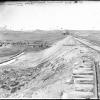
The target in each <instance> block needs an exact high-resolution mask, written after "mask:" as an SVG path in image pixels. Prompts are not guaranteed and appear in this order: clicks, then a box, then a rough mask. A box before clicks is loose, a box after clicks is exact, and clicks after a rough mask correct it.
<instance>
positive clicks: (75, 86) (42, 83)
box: [0, 36, 100, 99]
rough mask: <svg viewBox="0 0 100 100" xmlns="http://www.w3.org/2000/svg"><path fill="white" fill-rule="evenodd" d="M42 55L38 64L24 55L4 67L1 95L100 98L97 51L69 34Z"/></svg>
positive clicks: (10, 96)
mask: <svg viewBox="0 0 100 100" xmlns="http://www.w3.org/2000/svg"><path fill="white" fill-rule="evenodd" d="M40 55H41V57H40V56H39V57H40V58H39V59H40V60H39V62H37V64H35V62H33V63H32V61H33V60H32V57H31V59H29V57H27V56H26V57H25V55H24V57H25V58H24V60H23V59H21V58H23V57H19V58H17V61H15V62H13V63H11V64H8V65H6V66H1V67H0V68H1V71H0V98H38V99H39V98H60V99H68V98H74V99H77V98H80V99H82V98H84V99H88V98H99V95H98V94H99V93H98V92H99V91H98V89H99V87H98V84H97V83H98V82H97V80H98V77H97V76H98V75H97V74H98V73H97V69H96V68H97V67H99V58H100V57H99V53H98V52H97V51H95V50H93V49H91V48H89V47H88V46H87V45H85V44H82V43H81V42H80V41H78V40H76V39H75V38H74V37H72V36H68V37H66V38H65V39H63V40H61V41H59V42H57V43H55V44H53V45H52V47H50V48H48V49H46V50H44V51H42V53H40ZM30 56H32V55H30ZM25 59H26V60H29V61H27V64H26V66H27V65H29V67H25V68H24V67H23V66H21V63H25ZM33 59H35V58H34V56H33ZM30 60H31V64H30ZM36 60H38V59H36ZM19 63H20V64H19ZM18 65H19V67H18V68H17V67H14V66H18Z"/></svg>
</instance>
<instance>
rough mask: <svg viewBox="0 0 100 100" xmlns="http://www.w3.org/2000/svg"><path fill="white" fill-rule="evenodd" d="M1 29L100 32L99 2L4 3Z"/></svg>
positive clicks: (1, 9) (0, 14)
mask: <svg viewBox="0 0 100 100" xmlns="http://www.w3.org/2000/svg"><path fill="white" fill-rule="evenodd" d="M7 3H9V2H7ZM10 3H11V2H10ZM4 26H6V27H7V28H8V29H12V30H36V29H40V30H55V29H72V30H100V2H83V3H64V2H62V3H61V2H60V3H34V4H25V3H23V5H22V6H21V5H14V4H12V5H11V4H10V5H8V4H6V3H4V4H2V5H0V27H4Z"/></svg>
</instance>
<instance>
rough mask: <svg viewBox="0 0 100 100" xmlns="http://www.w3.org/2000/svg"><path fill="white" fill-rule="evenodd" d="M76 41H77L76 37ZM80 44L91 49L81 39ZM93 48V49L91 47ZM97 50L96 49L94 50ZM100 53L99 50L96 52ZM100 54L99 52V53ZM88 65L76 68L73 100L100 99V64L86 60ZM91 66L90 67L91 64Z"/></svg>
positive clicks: (83, 64) (73, 76) (74, 70)
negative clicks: (76, 99) (83, 99)
mask: <svg viewBox="0 0 100 100" xmlns="http://www.w3.org/2000/svg"><path fill="white" fill-rule="evenodd" d="M75 39H77V38H76V37H75ZM77 40H78V41H79V42H80V43H82V44H84V45H86V46H88V47H89V45H87V44H85V43H83V42H81V41H80V40H79V38H78V39H77ZM90 48H92V47H90ZM92 49H94V50H95V48H92ZM96 51H98V50H96ZM98 52H99V51H98ZM85 60H86V63H87V64H86V63H83V62H84V60H83V61H82V63H81V64H79V65H77V66H74V68H73V73H72V78H73V81H74V84H73V92H72V93H71V95H73V96H74V97H73V98H85V99H92V98H93V99H99V91H98V88H99V87H98V74H99V72H98V69H99V62H96V61H95V59H94V60H90V59H89V58H85ZM88 63H89V64H90V65H89V64H88Z"/></svg>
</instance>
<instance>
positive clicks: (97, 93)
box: [72, 36, 100, 99]
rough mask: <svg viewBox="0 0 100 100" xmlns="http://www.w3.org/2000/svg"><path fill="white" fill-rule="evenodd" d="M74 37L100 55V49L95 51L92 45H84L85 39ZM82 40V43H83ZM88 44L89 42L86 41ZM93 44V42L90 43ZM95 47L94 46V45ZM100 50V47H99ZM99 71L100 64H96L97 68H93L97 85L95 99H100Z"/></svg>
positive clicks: (95, 86)
mask: <svg viewBox="0 0 100 100" xmlns="http://www.w3.org/2000/svg"><path fill="white" fill-rule="evenodd" d="M72 37H74V38H75V39H76V40H77V41H79V42H80V43H81V44H83V45H86V46H87V47H89V48H91V49H94V50H96V51H97V52H99V53H100V51H99V50H98V49H95V48H94V47H92V46H90V45H88V44H85V43H83V42H82V41H85V39H82V38H80V37H78V36H77V37H78V38H77V37H76V36H72ZM81 40H82V41H81ZM86 42H87V41H86ZM90 43H91V42H90ZM93 46H94V45H93ZM95 47H98V46H95ZM98 48H100V47H98ZM98 69H99V63H98V62H95V66H94V68H93V70H94V81H95V85H94V88H95V99H99V91H98V88H99V87H98V86H99V85H98V84H99V83H98V74H99V72H98Z"/></svg>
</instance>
